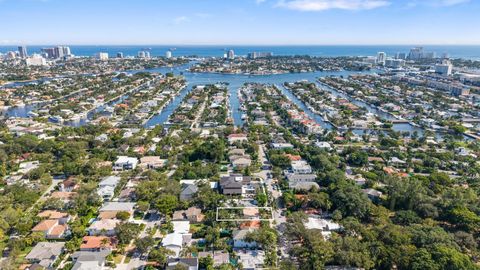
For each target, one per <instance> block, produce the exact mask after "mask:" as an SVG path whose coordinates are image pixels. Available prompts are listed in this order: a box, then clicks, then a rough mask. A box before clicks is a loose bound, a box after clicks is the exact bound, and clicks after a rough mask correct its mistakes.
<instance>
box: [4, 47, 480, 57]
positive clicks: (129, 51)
mask: <svg viewBox="0 0 480 270" xmlns="http://www.w3.org/2000/svg"><path fill="white" fill-rule="evenodd" d="M53 46H54V45H42V46H39V45H32V46H27V50H28V53H29V54H32V53H38V52H40V51H41V49H42V48H46V47H53ZM67 46H68V45H67ZM413 47H415V45H411V46H408V45H368V46H367V45H365V46H363V45H362V46H361V45H328V46H327V45H321V46H320V45H319V46H273V45H272V46H245V45H241V46H236V45H215V46H213V45H212V46H193V45H192V46H185V45H161V46H160V45H135V46H121V45H111V46H110V45H98V46H96V45H82V46H79V45H72V46H70V49H71V52H72V53H73V54H74V55H77V56H94V55H95V54H96V53H98V52H107V53H108V54H109V55H110V56H111V57H114V56H115V55H116V54H117V52H122V53H123V55H124V56H136V55H137V53H138V51H141V50H148V51H150V54H151V56H164V55H165V52H166V51H168V50H170V49H172V50H173V55H174V56H194V55H195V56H200V57H212V56H218V57H221V56H223V54H224V52H226V51H228V50H234V51H235V54H236V55H242V56H244V55H247V54H248V53H249V52H253V51H256V52H272V53H273V54H274V55H310V56H324V57H334V56H373V55H376V54H377V52H385V53H387V55H388V56H394V55H395V54H396V53H408V52H409V51H410V49H411V48H413ZM423 47H424V51H426V52H435V53H436V54H437V56H441V55H442V54H444V53H448V55H449V56H450V57H451V58H464V59H472V60H480V46H478V45H472V46H467V45H462V46H460V45H448V46H447V45H428V46H423ZM16 50H18V48H17V46H0V53H5V52H8V51H16Z"/></svg>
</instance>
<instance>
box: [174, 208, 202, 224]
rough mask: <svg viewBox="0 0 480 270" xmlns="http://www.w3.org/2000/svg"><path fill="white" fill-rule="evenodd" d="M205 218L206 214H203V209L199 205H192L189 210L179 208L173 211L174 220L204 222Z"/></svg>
mask: <svg viewBox="0 0 480 270" xmlns="http://www.w3.org/2000/svg"><path fill="white" fill-rule="evenodd" d="M204 218H205V215H204V214H202V210H201V209H200V208H198V207H190V208H188V209H187V210H179V211H175V212H174V213H173V218H172V220H174V221H182V220H188V221H190V222H192V223H199V222H202V221H203V219H204Z"/></svg>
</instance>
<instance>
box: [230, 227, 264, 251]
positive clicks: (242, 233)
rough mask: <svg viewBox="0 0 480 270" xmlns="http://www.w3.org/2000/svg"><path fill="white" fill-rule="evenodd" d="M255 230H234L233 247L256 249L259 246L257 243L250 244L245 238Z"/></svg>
mask: <svg viewBox="0 0 480 270" xmlns="http://www.w3.org/2000/svg"><path fill="white" fill-rule="evenodd" d="M253 231H254V230H253V229H246V230H234V231H233V235H232V238H233V247H234V248H256V247H257V246H258V245H257V243H256V242H255V241H252V242H249V241H247V240H246V239H245V238H246V236H247V235H248V234H249V233H251V232H253Z"/></svg>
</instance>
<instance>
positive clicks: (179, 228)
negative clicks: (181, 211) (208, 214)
mask: <svg viewBox="0 0 480 270" xmlns="http://www.w3.org/2000/svg"><path fill="white" fill-rule="evenodd" d="M172 225H173V231H174V232H175V233H178V234H188V232H189V231H190V221H188V220H186V221H172Z"/></svg>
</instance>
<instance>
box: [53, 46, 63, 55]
mask: <svg viewBox="0 0 480 270" xmlns="http://www.w3.org/2000/svg"><path fill="white" fill-rule="evenodd" d="M54 52H55V57H54V58H63V47H62V46H57V47H55V48H54Z"/></svg>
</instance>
